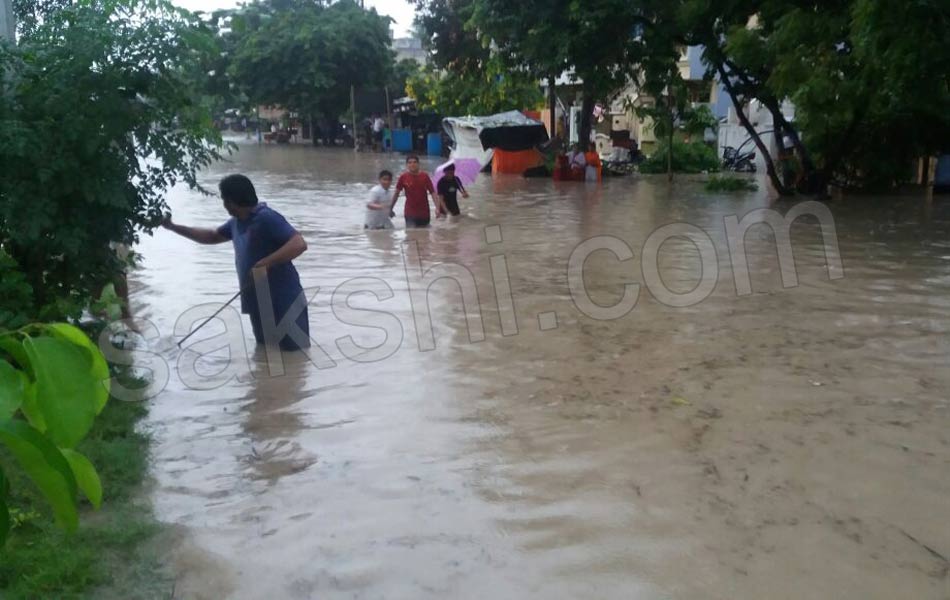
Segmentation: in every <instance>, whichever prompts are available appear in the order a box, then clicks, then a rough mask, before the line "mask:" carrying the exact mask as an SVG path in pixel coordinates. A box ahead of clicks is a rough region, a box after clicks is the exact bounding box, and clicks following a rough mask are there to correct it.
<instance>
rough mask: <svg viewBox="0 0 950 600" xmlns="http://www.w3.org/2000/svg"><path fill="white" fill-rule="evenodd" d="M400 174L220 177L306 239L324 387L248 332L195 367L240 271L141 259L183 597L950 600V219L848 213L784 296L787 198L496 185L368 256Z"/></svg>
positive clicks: (808, 236) (180, 208)
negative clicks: (243, 187)
mask: <svg viewBox="0 0 950 600" xmlns="http://www.w3.org/2000/svg"><path fill="white" fill-rule="evenodd" d="M400 163H401V159H400V158H399V157H398V156H388V155H369V154H367V155H359V156H354V155H353V154H352V153H351V152H349V151H342V150H340V151H332V150H318V149H312V148H304V147H290V148H288V147H273V146H269V147H258V146H256V145H254V144H246V145H244V144H242V145H241V148H240V151H239V152H238V153H237V154H235V155H234V156H233V157H232V159H231V162H230V163H221V164H218V165H216V166H214V167H212V168H210V169H208V170H207V171H206V172H205V173H204V174H203V175H202V181H203V183H204V184H205V185H207V186H209V187H212V188H213V187H214V186H215V184H216V182H217V180H218V179H219V178H220V177H221V176H222V175H223V174H226V173H229V172H243V173H245V174H247V175H249V176H250V177H251V178H252V179H253V181H254V183H255V184H256V186H257V189H258V194H259V195H260V197H261V199H262V200H264V201H266V202H268V204H269V205H270V206H272V207H273V208H275V209H277V210H278V211H280V212H282V213H283V214H284V215H285V216H286V217H287V218H288V219H289V220H290V222H291V223H293V224H294V225H295V226H296V227H297V229H298V230H299V231H300V232H301V233H302V234H303V235H304V237H305V238H306V240H307V241H308V243H309V246H310V249H309V251H308V252H307V253H306V254H304V255H303V256H302V257H301V258H300V259H299V260H298V261H297V268H298V269H299V271H300V274H301V279H302V282H303V285H304V287H306V288H307V290H308V297H310V298H312V300H311V303H310V322H311V327H310V329H311V334H312V336H313V339H314V348H313V350H314V351H313V352H311V356H310V358H309V359H308V358H307V357H304V356H302V355H300V354H296V355H293V354H287V355H284V356H283V357H282V359H281V360H275V359H274V357H273V356H268V355H267V354H266V352H263V351H261V350H255V349H254V348H253V346H252V345H251V344H252V340H253V338H252V335H251V331H250V326H249V322H248V321H246V320H245V321H243V324H244V326H245V328H246V329H244V330H242V329H241V328H240V326H241V322H242V321H241V318H240V317H239V316H238V315H237V313H236V312H234V311H226V312H225V313H223V318H222V319H221V320H218V321H215V322H214V323H213V324H212V325H209V326H208V328H206V329H205V330H202V332H201V333H199V334H198V335H196V336H195V337H194V338H192V339H191V340H188V342H186V344H185V347H186V349H185V350H178V349H177V348H176V347H175V341H176V340H178V339H180V337H181V335H180V334H181V333H183V332H187V331H188V330H189V329H190V327H192V326H193V325H194V324H196V322H198V321H200V320H201V319H202V318H203V317H206V316H207V315H209V314H210V312H211V311H213V310H214V309H216V308H218V307H219V306H220V304H221V303H223V302H226V301H227V300H228V299H229V298H230V297H231V295H232V294H233V293H234V291H235V289H236V288H235V286H236V277H235V274H234V260H233V253H232V250H231V247H230V245H229V244H228V245H221V246H214V247H207V246H198V245H196V244H192V243H190V242H188V241H186V240H184V239H182V238H179V237H177V236H175V235H173V234H171V233H169V232H165V231H160V232H157V233H156V235H155V237H153V238H146V239H144V240H143V242H142V244H141V245H140V247H139V251H140V252H141V253H142V255H143V257H144V260H143V266H142V268H141V269H140V270H139V271H137V272H136V274H135V275H134V281H133V309H134V312H135V314H136V316H137V317H138V318H139V319H140V320H143V321H147V322H148V323H149V324H150V325H147V326H146V327H145V329H144V331H146V333H147V337H149V338H150V339H149V344H148V347H149V348H150V349H151V351H152V352H153V353H154V354H153V355H152V356H151V357H150V358H149V356H148V355H142V356H143V358H142V360H143V361H144V360H151V361H152V362H151V363H150V364H152V366H153V367H154V366H158V379H159V380H160V381H159V383H161V384H162V385H161V387H162V388H163V391H161V393H159V394H158V395H157V396H156V397H154V398H153V400H152V401H151V402H152V404H151V416H150V420H149V424H148V427H149V428H150V430H151V431H152V432H153V433H154V438H155V440H154V446H153V466H152V474H153V476H154V479H155V482H156V483H155V485H154V489H153V491H152V492H151V493H152V501H153V504H154V507H155V510H156V513H157V515H158V517H159V518H160V519H161V520H162V521H164V522H167V523H169V524H171V525H174V526H175V527H174V529H175V530H177V531H180V532H181V534H180V536H179V537H180V539H179V540H178V541H177V542H176V544H175V547H174V548H173V549H172V550H171V551H170V552H169V553H168V557H167V560H168V563H169V565H170V568H171V569H172V571H173V573H174V576H175V579H176V581H175V586H174V589H175V595H176V597H179V598H187V599H225V598H234V599H278V598H279V599H304V598H312V599H335V598H360V599H363V598H365V599H381V598H387V599H389V598H392V599H426V598H439V599H446V598H464V599H469V598H470V599H476V598H477V599H484V598H499V599H508V598H539V599H561V598H564V599H567V598H571V599H573V598H585V599H587V598H590V599H629V598H638V599H639V598H644V599H669V598H675V599H680V598H682V599H706V598H710V599H713V598H716V599H746V598H748V599H760V598H770V599H771V598H789V599H800V598H816V599H817V598H859V599H869V598H881V599H894V598H914V599H930V598H933V599H946V598H950V578H948V577H950V576H948V569H950V563H948V558H950V429H948V425H950V368H948V367H950V336H948V334H950V202H948V200H947V199H944V200H943V201H942V202H941V200H940V199H939V197H938V198H937V199H936V200H934V201H932V202H929V203H928V202H925V201H924V200H923V199H922V198H914V197H904V198H892V199H872V198H858V199H848V200H847V201H843V202H842V201H838V202H833V203H831V204H830V205H829V206H830V208H831V211H830V215H831V216H832V217H833V225H834V231H835V236H834V237H833V238H832V240H833V241H834V239H835V238H836V241H837V250H835V248H834V247H833V246H834V245H835V244H833V243H832V244H831V245H830V246H829V242H828V238H826V237H824V236H823V235H822V229H821V228H820V227H819V220H818V219H817V218H815V217H812V216H805V217H803V218H801V219H799V220H798V221H796V223H795V224H794V226H792V228H791V244H792V247H793V248H794V260H795V266H794V270H793V271H792V272H791V273H786V277H785V281H784V282H783V278H782V270H781V269H780V268H779V267H780V264H779V254H780V253H779V252H777V250H776V247H777V246H776V243H775V239H774V236H773V235H772V233H771V230H770V229H769V228H768V227H767V226H766V225H755V226H753V227H751V228H750V229H749V230H748V235H747V236H746V246H745V251H744V253H743V256H744V257H745V262H746V264H747V267H748V273H749V278H748V282H749V286H750V287H749V289H745V288H744V286H743V281H744V279H743V277H742V276H741V274H740V277H739V278H738V279H737V278H736V277H735V276H734V275H735V272H736V270H737V267H736V260H737V255H736V254H735V253H731V252H730V250H729V244H728V236H727V234H726V223H728V222H730V217H732V216H735V217H738V218H740V219H741V218H742V217H743V216H744V215H746V214H748V213H749V212H750V211H753V210H755V209H761V208H771V209H774V210H775V211H777V212H775V213H774V215H777V216H778V217H781V216H782V215H784V214H785V213H786V212H787V211H788V210H790V208H791V207H792V205H781V204H774V203H772V202H770V200H769V198H768V194H767V193H766V192H765V191H764V190H763V191H760V192H754V193H738V194H720V195H716V194H708V193H706V192H704V191H703V188H702V185H701V184H700V183H699V182H698V181H697V180H695V179H690V178H681V179H679V180H677V181H676V182H675V183H674V184H673V185H672V186H669V185H668V184H667V183H666V181H665V178H662V177H661V178H657V179H652V178H645V177H643V178H636V177H633V178H627V179H614V180H609V181H606V182H604V184H603V185H602V186H596V185H590V184H583V183H567V182H553V181H550V180H537V179H534V180H531V179H528V180H526V179H522V178H520V177H501V178H495V179H492V178H491V177H490V176H484V175H483V176H482V177H481V178H480V179H479V181H478V182H477V183H475V184H474V185H472V186H470V190H471V196H472V197H471V199H469V200H461V203H462V205H463V217H462V218H460V219H459V220H456V221H448V222H442V221H440V222H437V223H435V225H434V226H433V227H432V228H431V229H429V230H423V231H409V232H407V231H405V230H404V228H403V226H402V218H401V215H402V209H401V204H400V207H399V209H398V214H399V218H397V219H396V220H395V221H396V223H397V229H396V230H395V231H379V232H365V231H363V229H362V222H363V213H364V208H363V207H364V203H365V197H366V195H367V194H366V193H367V190H368V189H369V186H370V185H371V184H372V183H373V182H374V179H375V176H376V172H377V171H379V169H381V168H390V169H393V170H396V169H398V168H399V167H400ZM423 163H424V167H425V168H426V169H428V170H430V171H431V170H433V169H434V167H435V165H436V163H435V162H434V161H429V160H426V159H424V160H423ZM169 204H170V205H171V207H172V208H173V210H174V214H175V220H176V221H177V222H181V223H185V224H191V225H203V226H216V225H218V224H220V223H222V222H223V221H224V220H225V218H226V215H225V214H224V212H223V210H222V208H221V206H220V203H219V200H218V199H217V198H215V197H203V196H201V195H200V194H198V193H197V192H191V191H188V190H186V189H184V188H182V189H176V190H174V191H173V193H172V194H171V195H170V198H169ZM763 214H764V213H763ZM677 223H679V224H681V225H676V226H675V227H674V228H672V229H667V230H662V231H661V234H658V235H657V236H654V237H653V238H651V237H650V236H651V234H653V233H654V232H655V231H657V230H659V229H660V228H661V227H663V226H667V225H670V224H677ZM682 224H688V225H689V226H691V227H686V228H685V229H684V227H685V226H684V225H682ZM825 225H826V227H825V229H826V230H827V229H828V227H827V225H828V224H827V223H826V224H825ZM780 229H781V228H780ZM664 231H665V232H670V233H677V232H678V235H676V236H672V237H669V239H666V240H665V242H664V243H662V244H660V245H659V246H658V247H656V244H657V243H658V242H659V241H664V240H663V238H664V237H665V234H664V233H663V232H664ZM684 235H686V236H689V235H692V236H693V237H692V239H690V238H688V237H684ZM704 236H705V237H704ZM779 237H781V236H779ZM651 239H652V242H651V243H648V241H649V240H651ZM651 244H652V246H654V247H653V248H651V247H650V246H651ZM624 248H628V249H629V254H628V253H627V251H625V250H624ZM710 251H711V252H712V253H711V254H710ZM836 252H837V254H836ZM785 254H786V256H785V258H790V257H789V256H787V252H785ZM572 255H573V257H574V260H572ZM631 255H632V256H631ZM826 256H828V257H830V258H831V259H832V262H835V261H834V259H835V258H836V257H837V256H840V262H841V269H837V268H834V265H833V268H832V269H831V270H829V268H828V267H827V266H826ZM740 260H741V259H740ZM420 265H421V269H422V272H420ZM740 270H744V269H740ZM796 274H797V277H796ZM443 275H445V276H446V277H442V276H443ZM790 276H791V278H790ZM453 277H454V279H452V278H453ZM578 278H579V279H578ZM737 282H738V285H737ZM429 284H431V286H429V287H428V294H426V292H425V289H426V286H428V285H429ZM637 285H639V288H637V287H636V286H637ZM413 290H415V291H414V293H413ZM420 290H421V292H420ZM460 290H464V291H465V293H464V294H463V292H462V291H460ZM746 292H748V293H746ZM703 296H705V297H704V298H703ZM463 297H466V298H467V299H468V300H469V302H468V306H466V305H465V303H464V302H463ZM696 298H699V299H700V300H701V301H699V302H697V303H692V301H693V300H696ZM473 299H474V300H473ZM684 299H685V300H684ZM633 300H636V303H635V305H634V304H633ZM685 304H689V305H685ZM369 311H375V312H369ZM176 323H178V328H179V335H177V336H176ZM245 340H246V341H247V342H248V344H249V346H248V349H247V350H246V351H245V350H244V345H243V341H245ZM433 346H434V348H433ZM159 363H161V364H164V365H167V370H165V371H164V375H163V368H162V367H161V366H160V364H159Z"/></svg>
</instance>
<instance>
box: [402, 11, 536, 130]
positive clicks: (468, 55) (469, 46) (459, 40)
mask: <svg viewBox="0 0 950 600" xmlns="http://www.w3.org/2000/svg"><path fill="white" fill-rule="evenodd" d="M476 4H477V3H476V2H475V1H474V0H431V1H426V0H420V1H418V2H416V5H417V7H418V9H419V13H418V16H417V17H416V28H417V30H418V32H419V34H420V35H421V37H422V43H423V46H424V47H425V48H426V49H427V50H428V51H429V57H430V64H429V66H428V67H426V68H424V69H421V70H420V71H419V72H417V73H416V74H415V75H414V76H413V77H411V78H410V79H409V81H408V89H407V91H408V92H409V94H410V95H411V96H412V97H413V98H414V99H415V100H416V102H417V104H418V106H419V107H420V108H423V109H429V110H433V111H435V112H438V113H441V114H444V115H470V114H471V115H485V114H492V113H498V112H503V111H506V110H521V109H526V108H534V107H535V106H537V105H539V104H540V103H541V102H542V100H543V98H542V96H541V91H540V86H539V84H538V80H537V77H535V76H534V75H533V73H531V72H530V71H528V70H527V69H523V68H520V67H518V68H511V65H508V64H506V63H505V62H504V61H502V60H501V59H500V57H499V56H498V55H497V53H496V52H494V51H493V50H492V49H491V48H490V47H489V45H488V44H486V43H484V40H482V39H481V37H480V36H479V34H478V32H477V31H476V30H475V29H473V27H472V25H471V19H472V14H473V11H474V10H475V7H476Z"/></svg>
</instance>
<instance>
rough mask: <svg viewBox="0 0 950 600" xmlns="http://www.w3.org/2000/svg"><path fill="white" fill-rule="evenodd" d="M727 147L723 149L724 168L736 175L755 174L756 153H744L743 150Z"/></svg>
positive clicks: (740, 147)
mask: <svg viewBox="0 0 950 600" xmlns="http://www.w3.org/2000/svg"><path fill="white" fill-rule="evenodd" d="M743 146H745V144H743V145H742V146H739V148H733V147H732V146H726V147H724V148H723V149H722V168H723V169H725V170H728V171H735V172H736V173H755V152H754V151H751V150H750V151H749V152H743V151H742V148H743Z"/></svg>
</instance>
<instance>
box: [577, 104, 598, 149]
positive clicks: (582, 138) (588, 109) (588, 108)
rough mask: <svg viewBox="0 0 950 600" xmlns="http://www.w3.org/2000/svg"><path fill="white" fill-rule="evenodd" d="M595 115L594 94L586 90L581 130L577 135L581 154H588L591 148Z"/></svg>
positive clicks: (582, 105)
mask: <svg viewBox="0 0 950 600" xmlns="http://www.w3.org/2000/svg"><path fill="white" fill-rule="evenodd" d="M593 114H594V94H593V93H591V92H590V91H589V90H587V89H585V90H584V98H583V100H582V101H581V130H580V132H579V133H578V135H577V143H578V144H580V147H581V152H587V148H589V147H590V130H591V122H590V121H591V117H592V116H593Z"/></svg>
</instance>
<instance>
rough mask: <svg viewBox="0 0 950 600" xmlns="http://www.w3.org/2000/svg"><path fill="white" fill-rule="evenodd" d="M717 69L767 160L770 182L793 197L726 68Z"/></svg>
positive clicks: (783, 192) (719, 67)
mask: <svg viewBox="0 0 950 600" xmlns="http://www.w3.org/2000/svg"><path fill="white" fill-rule="evenodd" d="M716 69H717V70H718V71H719V78H720V80H721V82H722V86H723V87H724V88H726V92H727V93H728V94H729V98H731V99H732V105H733V106H734V107H735V109H736V114H737V115H738V117H739V122H740V123H742V126H743V127H744V128H745V130H746V132H747V133H748V134H749V137H751V138H752V141H753V143H755V147H756V148H758V149H759V152H761V153H762V158H763V159H764V160H765V170H766V173H768V176H769V180H770V181H771V182H772V185H773V186H775V190H776V191H777V192H778V193H779V195H781V196H791V195H792V192H791V190H789V189H788V188H786V187H785V184H784V183H783V182H782V179H781V177H779V174H778V171H776V169H775V161H773V160H772V155H771V154H770V153H769V149H768V147H767V146H766V145H765V143H764V142H763V141H762V137H761V136H760V135H759V132H757V131H756V130H755V126H754V125H752V123H751V122H750V121H749V117H748V116H746V114H745V111H744V110H743V106H742V102H740V101H739V97H738V96H737V95H736V91H735V89H734V88H733V87H732V83H730V81H729V75H728V73H726V69H725V67H724V66H723V65H721V64H720V65H716Z"/></svg>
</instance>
